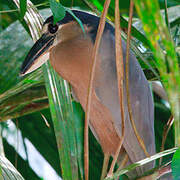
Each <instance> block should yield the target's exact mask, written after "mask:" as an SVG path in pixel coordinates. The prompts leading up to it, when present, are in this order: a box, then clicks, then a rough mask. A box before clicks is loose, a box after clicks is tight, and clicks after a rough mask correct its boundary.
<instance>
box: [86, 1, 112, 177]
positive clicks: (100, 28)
mask: <svg viewBox="0 0 180 180" xmlns="http://www.w3.org/2000/svg"><path fill="white" fill-rule="evenodd" d="M109 5H110V0H106V1H105V3H104V8H103V12H102V15H101V18H100V22H99V26H98V31H97V36H96V41H95V44H94V48H93V52H92V61H93V63H92V67H91V68H90V80H89V87H88V96H87V101H86V102H87V104H86V114H85V125H84V171H85V180H88V177H89V144H88V125H89V117H90V107H91V99H92V98H91V97H92V89H93V81H94V75H95V68H96V62H97V54H98V50H99V45H100V41H101V37H102V34H103V31H104V27H105V21H106V14H107V12H108V8H109Z"/></svg>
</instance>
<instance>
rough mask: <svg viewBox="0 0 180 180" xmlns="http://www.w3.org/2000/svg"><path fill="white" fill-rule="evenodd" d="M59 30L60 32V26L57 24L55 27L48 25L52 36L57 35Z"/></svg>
mask: <svg viewBox="0 0 180 180" xmlns="http://www.w3.org/2000/svg"><path fill="white" fill-rule="evenodd" d="M57 30H58V25H57V24H55V25H53V24H49V25H48V31H49V32H50V33H51V34H54V33H56V31H57Z"/></svg>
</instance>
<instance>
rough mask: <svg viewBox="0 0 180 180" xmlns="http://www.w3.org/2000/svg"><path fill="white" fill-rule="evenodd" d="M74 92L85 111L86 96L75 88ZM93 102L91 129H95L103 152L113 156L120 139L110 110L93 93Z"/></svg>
mask: <svg viewBox="0 0 180 180" xmlns="http://www.w3.org/2000/svg"><path fill="white" fill-rule="evenodd" d="M73 90H74V92H75V94H76V96H77V98H78V100H79V102H80V104H81V105H82V107H83V109H84V111H85V108H86V96H82V94H81V93H80V92H79V90H77V89H75V88H73ZM80 94H81V95H80ZM91 102H92V105H91V111H90V127H91V128H92V129H93V131H94V132H93V133H95V134H94V135H95V136H96V137H97V139H98V141H99V143H100V145H101V147H102V150H103V152H104V153H109V154H111V155H112V156H113V155H114V153H115V152H116V150H117V146H118V143H119V141H120V137H119V136H118V134H117V132H116V130H115V127H114V123H113V119H112V116H111V114H110V112H109V110H108V109H107V108H106V107H105V106H104V105H103V104H101V103H100V100H99V99H98V97H97V96H96V94H95V93H93V96H92V101H91Z"/></svg>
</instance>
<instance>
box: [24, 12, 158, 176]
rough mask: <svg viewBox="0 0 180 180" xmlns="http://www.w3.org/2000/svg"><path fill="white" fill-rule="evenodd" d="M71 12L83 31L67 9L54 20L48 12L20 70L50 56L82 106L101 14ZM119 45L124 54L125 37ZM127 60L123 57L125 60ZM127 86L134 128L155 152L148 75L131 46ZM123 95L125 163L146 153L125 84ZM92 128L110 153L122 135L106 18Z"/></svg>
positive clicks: (112, 47)
mask: <svg viewBox="0 0 180 180" xmlns="http://www.w3.org/2000/svg"><path fill="white" fill-rule="evenodd" d="M73 13H74V14H75V15H76V17H78V18H79V19H80V20H81V22H82V24H83V26H84V30H85V32H83V30H82V28H81V27H80V25H79V24H78V23H77V21H76V20H75V19H74V17H73V16H72V15H71V14H70V13H68V12H66V15H65V17H64V19H62V20H60V21H59V22H57V23H56V24H55V25H53V17H49V18H48V19H47V20H46V21H45V22H44V24H43V29H42V36H41V38H40V39H39V40H38V41H37V42H36V43H35V45H34V46H33V47H32V49H31V50H30V52H29V54H28V55H27V57H26V59H25V61H24V63H23V65H22V68H21V74H22V75H24V74H27V73H30V72H32V71H34V70H35V69H37V68H38V67H40V66H41V65H42V64H43V63H44V62H45V61H46V60H48V59H50V63H51V65H52V67H53V68H54V69H55V71H56V72H57V73H58V74H59V75H60V76H61V77H63V78H64V79H65V80H67V81H68V82H69V83H70V84H71V86H72V90H73V94H74V95H75V97H76V99H77V100H78V101H79V102H80V104H81V105H82V107H83V109H84V110H85V107H86V100H87V93H88V82H89V78H90V67H91V64H92V59H91V55H92V50H93V46H94V42H95V38H96V33H97V29H98V24H99V17H97V16H95V15H92V14H89V13H87V12H83V11H77V10H73ZM122 47H123V54H124V56H125V52H126V43H125V42H124V41H122ZM125 63H126V62H125V58H124V66H125ZM124 69H125V68H124ZM125 83H126V82H125V79H124V84H125ZM129 92H130V100H131V108H132V114H133V118H134V120H135V125H136V128H137V130H138V133H139V135H140V136H141V138H142V139H143V141H144V143H145V146H146V149H147V151H148V153H149V154H150V155H152V154H154V153H155V139H154V105H153V100H152V94H151V90H150V88H149V85H148V82H147V79H146V77H145V75H144V73H143V71H142V69H141V67H140V65H139V63H138V61H137V59H136V57H135V55H134V54H133V53H132V52H130V62H129ZM124 97H125V98H124V106H125V107H124V109H125V138H124V142H123V147H122V148H121V152H120V155H119V161H121V160H122V159H123V157H124V155H125V154H127V155H128V158H129V161H128V162H127V164H129V163H132V162H133V163H134V162H136V161H138V160H141V159H144V158H146V155H145V154H144V151H143V150H142V148H141V147H140V145H139V142H138V140H137V138H136V136H135V133H134V130H133V128H132V125H131V123H130V119H129V114H128V108H127V99H126V88H125V85H124ZM120 100H121V99H120ZM90 128H91V130H92V132H93V134H94V136H95V137H96V139H97V140H98V142H99V143H100V145H101V147H102V150H103V152H104V153H105V154H110V155H111V156H113V155H114V154H115V152H116V150H117V147H118V143H119V141H120V138H121V115H120V103H119V96H118V85H117V75H116V61H115V35H114V27H113V26H112V25H110V24H109V23H106V25H105V29H104V32H103V36H102V40H101V44H100V48H99V53H98V63H97V66H96V73H95V82H94V85H93V95H92V104H91V112H90ZM127 164H126V165H127ZM153 165H154V163H153V162H152V163H149V164H146V165H144V166H143V167H140V168H137V169H136V170H135V172H134V173H135V174H134V176H135V175H141V174H142V173H143V172H145V171H147V170H149V169H151V168H152V167H153Z"/></svg>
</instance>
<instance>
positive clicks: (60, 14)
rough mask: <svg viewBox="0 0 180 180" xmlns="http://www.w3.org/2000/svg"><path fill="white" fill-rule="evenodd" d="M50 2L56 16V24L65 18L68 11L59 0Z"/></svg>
mask: <svg viewBox="0 0 180 180" xmlns="http://www.w3.org/2000/svg"><path fill="white" fill-rule="evenodd" d="M49 3H50V8H51V11H52V13H53V17H54V18H53V21H54V24H56V23H57V22H58V21H60V20H61V19H63V18H64V16H65V13H66V11H65V8H64V7H63V6H62V5H61V3H60V2H59V1H58V0H49Z"/></svg>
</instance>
